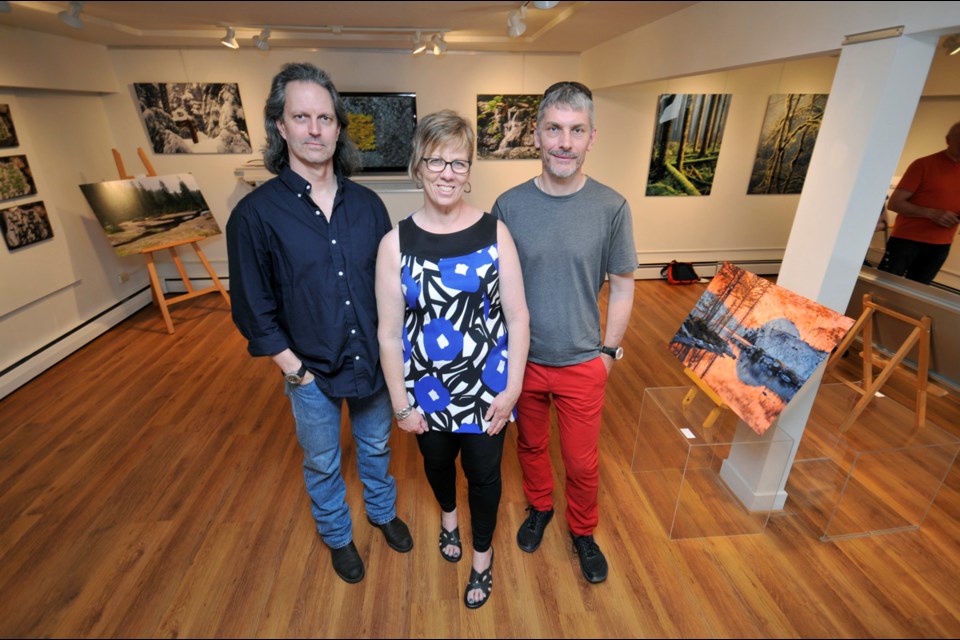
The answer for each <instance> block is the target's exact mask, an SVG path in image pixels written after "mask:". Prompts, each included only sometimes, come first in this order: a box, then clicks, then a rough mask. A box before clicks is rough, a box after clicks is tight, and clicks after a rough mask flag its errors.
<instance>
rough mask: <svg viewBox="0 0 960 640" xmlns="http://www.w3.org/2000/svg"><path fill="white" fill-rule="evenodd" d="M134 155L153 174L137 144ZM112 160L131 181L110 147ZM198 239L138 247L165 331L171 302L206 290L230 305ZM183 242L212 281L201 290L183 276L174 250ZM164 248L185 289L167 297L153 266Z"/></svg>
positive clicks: (169, 321)
mask: <svg viewBox="0 0 960 640" xmlns="http://www.w3.org/2000/svg"><path fill="white" fill-rule="evenodd" d="M137 155H139V156H140V160H142V161H143V166H144V167H146V169H147V175H150V176H155V175H157V172H156V171H154V169H153V165H152V164H150V160H148V159H147V154H146V153H144V151H143V147H137ZM113 159H114V161H115V162H116V163H117V172H118V173H119V174H120V179H121V180H132V179H133V176H131V175H129V174H128V173H127V171H126V169H124V167H123V159H122V158H121V157H120V152H119V151H117V150H116V149H114V150H113ZM200 240H203V238H201V237H196V238H187V239H185V240H177V241H176V242H169V243H167V244H163V245H159V246H156V247H150V248H148V249H141V250H140V253H141V254H142V255H143V257H144V259H145V260H146V261H147V272H148V273H149V274H150V286H151V288H152V289H153V302H154V304H156V305H157V306H158V307H160V313H161V314H162V315H163V321H164V323H165V324H166V325H167V333H170V334H172V333H173V320H172V319H171V317H170V310H169V308H168V307H169V306H170V305H172V304H176V303H178V302H183V301H185V300H190V299H191V298H196V297H197V296H202V295H204V294H206V293H220V295H222V296H223V299H224V300H226V301H227V306H230V294H228V293H227V290H226V289H224V287H223V284H222V283H221V282H220V279H219V278H217V274H216V272H215V271H214V270H213V267H212V266H210V262H209V261H207V256H205V255H204V254H203V251H202V250H201V249H200V246H199V245H198V244H197V242H199V241H200ZM185 244H189V245H191V246H192V247H193V250H194V251H195V252H196V253H197V256H198V257H199V258H200V262H202V263H203V266H204V268H205V269H206V270H207V273H208V274H210V279H211V280H213V284H212V285H210V286H209V287H206V288H204V289H194V288H193V286H192V285H191V284H190V278H189V277H188V276H187V271H186V269H184V268H183V263H182V262H181V261H180V256H179V254H178V253H177V247H180V246H183V245H185ZM164 249H166V250H167V251H169V252H170V257H171V258H172V259H173V263H174V264H175V265H176V266H177V271H179V272H180V279H181V280H183V286H184V287H186V289H187V292H186V293H184V294H181V295H178V296H173V297H171V298H167V297H166V296H165V295H164V293H163V289H162V288H160V277H159V276H158V275H157V265H156V263H155V262H154V260H153V254H154V252H156V251H163V250H164Z"/></svg>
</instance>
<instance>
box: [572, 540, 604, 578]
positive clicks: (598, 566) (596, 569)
mask: <svg viewBox="0 0 960 640" xmlns="http://www.w3.org/2000/svg"><path fill="white" fill-rule="evenodd" d="M570 537H571V538H573V550H574V551H576V553H577V555H578V556H580V570H581V571H583V577H584V578H586V579H587V581H588V582H594V583H596V582H603V581H604V580H606V579H607V559H606V558H604V557H603V552H602V551H600V547H598V546H597V543H596V542H594V541H593V536H575V535H573V534H572V533H571V534H570Z"/></svg>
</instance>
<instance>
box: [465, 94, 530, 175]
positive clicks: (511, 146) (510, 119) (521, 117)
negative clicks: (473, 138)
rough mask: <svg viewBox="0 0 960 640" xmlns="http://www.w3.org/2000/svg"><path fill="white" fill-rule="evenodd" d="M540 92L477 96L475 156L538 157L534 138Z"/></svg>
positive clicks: (518, 158)
mask: <svg viewBox="0 0 960 640" xmlns="http://www.w3.org/2000/svg"><path fill="white" fill-rule="evenodd" d="M541 97H542V96H539V95H508V94H497V95H478V96H477V158H478V159H480V160H525V159H539V158H540V151H539V150H538V149H537V148H536V146H535V145H534V142H533V133H534V130H535V129H536V126H537V112H538V111H539V110H540V99H541Z"/></svg>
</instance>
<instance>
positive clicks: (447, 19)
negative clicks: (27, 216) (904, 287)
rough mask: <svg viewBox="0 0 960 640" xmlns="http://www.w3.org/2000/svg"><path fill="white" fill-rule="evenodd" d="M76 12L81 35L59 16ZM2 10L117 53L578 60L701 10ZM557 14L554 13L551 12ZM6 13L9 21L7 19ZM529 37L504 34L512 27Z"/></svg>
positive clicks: (244, 6)
mask: <svg viewBox="0 0 960 640" xmlns="http://www.w3.org/2000/svg"><path fill="white" fill-rule="evenodd" d="M71 4H79V5H81V7H82V8H81V9H80V11H79V13H77V11H76V7H75V8H74V13H75V17H76V18H79V22H77V21H76V20H73V22H74V23H75V24H77V25H81V24H82V26H79V28H77V27H73V26H69V25H68V24H67V23H65V22H64V21H62V20H61V19H59V18H58V13H59V12H62V11H68V12H69V9H70V5H71ZM538 4H543V3H534V2H523V1H520V0H514V1H513V2H81V3H70V2H0V37H2V33H3V30H4V29H5V28H11V29H27V30H31V31H39V32H42V33H49V34H54V35H58V36H63V37H67V38H73V39H76V40H83V41H86V42H93V43H97V44H102V45H105V46H107V47H112V48H130V47H145V48H146V47H148V48H158V47H159V48H163V47H171V48H214V49H215V48H223V45H222V44H220V40H221V39H222V38H224V36H225V35H226V30H227V28H228V27H232V28H233V29H234V31H235V37H236V41H237V43H238V45H239V47H240V48H254V47H255V44H254V40H253V38H254V36H258V37H259V36H260V35H261V32H262V31H263V30H264V29H266V28H269V29H270V33H269V35H268V46H269V48H271V49H279V48H307V49H322V48H347V49H371V50H381V51H382V50H412V49H413V41H414V39H415V38H416V36H417V33H418V32H419V34H420V38H421V40H422V41H424V42H426V41H428V40H429V39H430V38H431V37H432V36H433V35H434V34H443V38H444V40H445V41H446V43H447V45H448V52H451V53H452V52H458V51H484V52H491V51H504V52H540V53H549V52H557V53H579V52H582V51H585V50H587V49H590V48H591V47H594V46H596V45H598V44H600V43H602V42H604V41H606V40H609V39H611V38H615V37H617V36H619V35H622V34H624V33H627V32H629V31H632V30H634V29H637V28H639V27H642V26H644V25H647V24H650V23H652V22H656V21H657V20H660V19H661V18H663V17H665V16H668V15H670V14H672V13H676V12H678V11H682V10H683V9H686V8H687V7H689V6H691V5H695V4H698V3H697V2H557V3H555V4H556V6H554V7H552V8H549V9H538V8H536V5H538ZM546 4H553V3H546ZM7 7H9V11H3V9H5V8H7ZM512 12H516V14H515V15H514V24H516V23H517V18H522V20H523V23H524V25H525V29H524V30H523V32H522V33H521V34H519V35H516V36H511V35H509V34H508V18H509V17H510V16H511V13H512Z"/></svg>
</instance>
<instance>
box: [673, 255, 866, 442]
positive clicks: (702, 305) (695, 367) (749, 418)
mask: <svg viewBox="0 0 960 640" xmlns="http://www.w3.org/2000/svg"><path fill="white" fill-rule="evenodd" d="M853 323H854V320H853V318H848V317H846V316H844V315H842V314H839V313H837V312H836V311H833V310H832V309H829V308H827V307H825V306H823V305H821V304H819V303H817V302H814V301H813V300H809V299H807V298H804V297H803V296H800V295H799V294H796V293H794V292H792V291H790V290H789V289H785V288H783V287H780V286H778V285H775V284H773V283H772V282H769V281H768V280H765V279H764V278H760V277H758V276H756V275H754V274H752V273H750V272H748V271H744V270H743V269H741V268H740V267H737V266H736V265H733V264H730V263H729V262H725V263H723V265H722V266H721V267H720V270H719V271H718V272H717V275H715V276H714V277H713V280H711V281H710V285H709V286H708V287H707V290H706V291H704V292H703V295H702V296H701V297H700V299H699V300H698V301H697V304H696V305H695V306H694V308H693V311H691V312H690V315H689V316H687V318H686V320H684V321H683V324H682V325H681V326H680V329H679V330H678V331H677V333H676V335H675V336H674V337H673V339H672V340H671V341H670V344H669V349H670V351H671V352H672V353H673V354H674V355H675V356H677V358H679V359H680V361H681V362H682V363H683V364H684V366H685V367H687V368H688V369H690V370H691V371H693V372H694V373H695V374H697V376H699V377H700V379H701V380H703V382H704V383H705V384H706V385H707V386H708V387H710V389H712V390H713V391H714V392H716V394H717V395H718V396H719V397H720V398H721V399H722V400H723V401H724V402H725V403H726V404H727V405H728V406H729V407H730V408H731V409H733V411H734V412H735V413H736V414H737V415H738V416H740V417H741V418H742V419H743V421H744V422H746V423H747V424H748V425H749V426H750V428H751V429H753V430H754V431H755V432H756V433H757V434H759V435H763V433H764V432H765V431H766V430H767V429H768V428H769V427H770V425H771V424H773V422H774V420H776V419H777V417H778V416H779V415H780V413H781V412H782V411H783V409H784V408H785V407H786V406H787V403H788V402H790V400H792V399H793V397H794V395H795V394H796V393H797V391H799V390H800V387H802V386H803V385H804V383H806V381H807V380H808V379H809V378H810V376H811V375H812V374H813V372H814V370H816V368H817V367H818V366H819V365H820V363H821V362H823V361H824V360H825V359H826V358H827V357H828V356H829V355H830V352H831V351H833V348H834V347H836V346H837V344H838V343H839V342H840V340H842V339H843V337H844V336H845V335H846V333H847V331H849V330H850V328H851V327H852V326H853Z"/></svg>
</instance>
